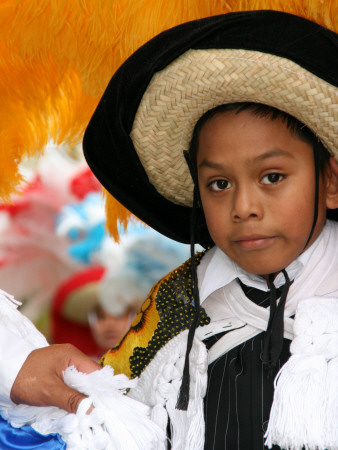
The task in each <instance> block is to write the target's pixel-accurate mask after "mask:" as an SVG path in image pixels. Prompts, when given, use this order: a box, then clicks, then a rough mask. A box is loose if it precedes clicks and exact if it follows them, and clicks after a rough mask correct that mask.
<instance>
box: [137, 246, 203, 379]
mask: <svg viewBox="0 0 338 450" xmlns="http://www.w3.org/2000/svg"><path fill="white" fill-rule="evenodd" d="M202 256H203V253H200V254H197V255H196V264H198V263H199V262H200V259H201V257H202ZM154 299H155V305H156V310H157V313H158V315H159V322H158V324H157V327H156V329H155V331H154V334H153V336H152V338H151V339H150V341H149V343H148V345H147V346H146V347H135V348H134V351H133V354H132V356H131V357H130V359H129V361H130V370H131V376H132V377H137V376H139V375H140V374H141V372H142V371H143V370H144V369H145V368H146V366H147V365H148V364H149V362H150V361H151V360H152V359H153V358H154V356H155V355H156V353H157V351H158V350H159V349H160V348H161V347H163V346H164V345H165V344H166V343H167V342H169V341H170V340H171V339H172V338H173V337H174V336H176V335H177V334H178V333H180V332H181V331H183V330H186V329H188V328H189V327H190V325H191V324H192V322H193V319H194V306H193V293H192V279H191V261H190V260H188V261H187V262H185V263H184V264H183V265H182V266H180V267H179V268H177V269H175V270H174V271H172V272H171V273H170V274H169V275H168V276H167V277H165V278H164V279H162V281H161V283H160V284H159V285H158V288H157V292H156V293H155V295H154ZM209 322H210V319H209V317H208V316H207V315H206V313H205V311H204V310H203V309H201V313H200V317H199V325H200V326H203V325H207V324H208V323H209Z"/></svg>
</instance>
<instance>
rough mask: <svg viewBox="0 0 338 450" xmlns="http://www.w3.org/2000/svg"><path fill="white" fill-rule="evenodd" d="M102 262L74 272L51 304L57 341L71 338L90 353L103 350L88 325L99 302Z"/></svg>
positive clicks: (53, 338) (94, 353)
mask: <svg viewBox="0 0 338 450" xmlns="http://www.w3.org/2000/svg"><path fill="white" fill-rule="evenodd" d="M104 273H105V268H104V267H102V266H95V267H89V268H86V269H82V270H80V271H79V272H77V273H75V274H73V275H71V276H70V277H69V278H67V279H66V280H65V281H64V282H63V283H61V284H60V286H59V287H58V289H57V291H56V292H55V295H54V297H53V300H52V305H51V328H52V329H51V339H52V342H53V343H56V344H61V343H64V342H70V343H71V344H73V345H75V346H76V347H77V348H79V349H80V350H81V351H83V352H84V353H86V354H87V355H97V354H102V353H103V349H100V348H99V347H98V345H97V344H96V342H95V341H94V338H93V337H92V335H91V332H90V327H89V325H88V312H89V311H90V309H91V308H93V307H94V306H95V305H96V304H97V302H98V292H99V282H100V280H101V279H102V277H103V275H104Z"/></svg>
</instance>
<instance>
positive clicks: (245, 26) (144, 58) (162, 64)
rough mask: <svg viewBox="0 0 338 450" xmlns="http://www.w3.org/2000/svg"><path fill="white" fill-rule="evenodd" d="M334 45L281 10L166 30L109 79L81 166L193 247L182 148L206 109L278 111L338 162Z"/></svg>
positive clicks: (333, 38)
mask: <svg viewBox="0 0 338 450" xmlns="http://www.w3.org/2000/svg"><path fill="white" fill-rule="evenodd" d="M337 45H338V41H337V35H336V34H335V33H334V32H333V31H330V30H328V29H326V28H324V27H322V26H320V25H318V24H316V23H314V22H311V21H308V20H306V19H303V18H300V17H298V16H295V15H292V14H288V13H282V12H277V11H251V12H239V13H229V14H225V15H220V16H214V17H209V18H206V19H200V20H197V21H193V22H188V23H185V24H183V25H180V26H177V27H174V28H172V29H170V30H168V31H165V32H163V33H161V34H160V35H158V36H157V37H155V38H153V39H152V40H151V41H149V42H148V43H147V44H145V45H144V46H142V47H141V48H140V49H139V50H138V51H137V52H135V53H134V54H133V55H132V56H131V57H130V58H129V59H128V60H127V61H126V62H125V63H124V64H123V65H122V66H121V67H120V69H119V70H118V71H117V72H116V74H115V75H114V76H113V78H112V80H111V81H110V83H109V85H108V87H107V89H106V91H105V93H104V95H103V97H102V99H101V101H100V103H99V105H98V107H97V109H96V111H95V113H94V115H93V117H92V119H91V121H90V123H89V125H88V127H87V130H86V132H85V136H84V142H83V148H84V153H85V157H86V159H87V162H88V164H89V166H90V167H91V169H92V170H93V172H94V174H95V175H96V176H97V178H98V179H99V181H100V182H101V183H102V184H103V186H104V187H105V188H106V189H107V190H108V191H109V192H110V193H111V194H112V195H113V196H114V197H115V198H116V199H117V200H118V201H119V202H121V203H122V204H123V205H124V206H125V207H126V208H128V209H129V210H130V211H131V212H132V213H134V214H135V215H136V216H138V217H139V218H140V219H141V220H143V221H144V222H146V223H148V224H149V225H150V226H152V227H153V228H155V229H156V230H157V231H159V232H161V233H163V234H165V235H166V236H168V237H171V238H172V239H176V240H178V241H181V242H189V238H190V225H189V219H190V215H191V206H192V198H193V194H192V193H193V182H192V180H191V176H190V173H189V170H188V167H187V165H186V162H185V160H184V157H183V151H184V150H187V149H188V145H189V142H190V138H191V135H192V130H193V127H194V125H195V123H196V121H197V120H198V119H199V117H200V116H201V115H203V114H204V113H205V112H206V111H207V110H209V109H211V108H214V107H216V106H218V105H221V104H224V103H230V102H243V101H250V102H258V103H264V104H267V105H270V106H274V107H276V108H278V109H280V110H283V111H285V112H287V113H288V114H290V115H292V116H294V117H296V118H297V119H298V120H300V121H301V122H302V123H304V124H305V125H306V126H308V128H310V129H311V130H312V131H313V132H314V134H316V135H317V136H318V137H319V139H320V140H321V141H322V142H323V144H324V145H325V146H326V148H327V149H328V150H329V152H330V153H331V154H332V155H334V156H336V157H338V148H337V141H338V127H337V125H338V90H337V81H338V76H337V73H338V71H337V65H335V64H334V61H337ZM203 241H204V236H203V235H200V236H198V235H197V242H200V243H201V244H203Z"/></svg>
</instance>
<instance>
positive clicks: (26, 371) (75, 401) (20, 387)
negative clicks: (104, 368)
mask: <svg viewBox="0 0 338 450" xmlns="http://www.w3.org/2000/svg"><path fill="white" fill-rule="evenodd" d="M69 366H75V368H76V369H77V370H79V371H80V372H84V373H91V372H94V371H95V370H98V369H101V366H100V365H99V364H97V363H96V362H95V361H93V360H92V359H90V358H89V357H88V356H86V355H85V354H83V353H82V352H80V350H78V349H77V348H75V347H74V346H72V345H70V344H62V345H60V344H59V345H51V346H49V347H44V348H41V349H37V350H34V351H33V352H32V353H31V354H30V355H29V356H28V357H27V359H26V361H25V363H24V364H23V366H22V368H21V370H20V371H19V373H18V376H17V377H16V380H15V382H14V384H13V387H12V390H11V399H12V401H13V402H14V403H23V404H27V405H34V406H57V407H59V408H62V409H65V410H66V411H68V412H73V413H75V412H76V410H77V408H78V405H79V403H80V402H81V401H82V400H83V399H84V398H86V397H85V396H84V395H83V394H80V393H79V392H77V391H75V390H74V389H71V388H70V387H69V386H67V385H66V384H64V382H63V371H64V370H65V369H66V368H67V367H69Z"/></svg>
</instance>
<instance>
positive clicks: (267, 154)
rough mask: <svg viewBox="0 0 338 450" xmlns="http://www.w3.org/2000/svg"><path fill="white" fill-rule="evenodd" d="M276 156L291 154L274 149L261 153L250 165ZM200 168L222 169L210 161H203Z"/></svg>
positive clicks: (288, 155)
mask: <svg viewBox="0 0 338 450" xmlns="http://www.w3.org/2000/svg"><path fill="white" fill-rule="evenodd" d="M276 156H287V157H292V154H291V153H290V152H288V151H286V150H282V149H280V148H274V149H272V150H268V151H267V152H265V153H262V154H261V155H258V156H256V157H255V158H253V159H252V160H251V161H249V162H250V164H252V163H255V162H260V161H264V160H265V159H268V158H273V157H276ZM202 167H207V168H209V169H216V170H217V169H222V167H223V166H222V164H217V163H214V162H212V161H208V160H207V159H204V160H203V161H202V162H201V163H200V164H199V165H198V168H199V169H200V168H202Z"/></svg>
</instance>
